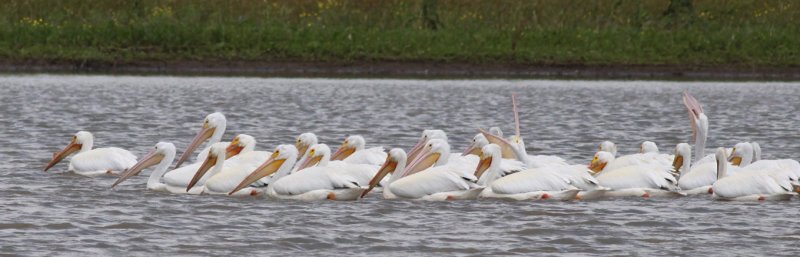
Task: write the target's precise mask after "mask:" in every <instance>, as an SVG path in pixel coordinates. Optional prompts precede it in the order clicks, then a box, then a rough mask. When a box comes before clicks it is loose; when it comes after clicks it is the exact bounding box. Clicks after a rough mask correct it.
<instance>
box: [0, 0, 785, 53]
mask: <svg viewBox="0 0 800 257" xmlns="http://www.w3.org/2000/svg"><path fill="white" fill-rule="evenodd" d="M424 4H428V5H432V6H434V7H435V16H434V17H424V16H423V11H422V10H423V6H424ZM668 5H669V0H559V1H550V0H524V1H523V0H520V1H511V0H508V1H506V0H489V1H472V0H440V1H435V0H433V1H431V0H417V1H399V0H388V1H386V0H384V1H372V0H354V1H345V0H278V1H266V0H265V1H244V0H207V1H189V0H163V1H159V0H132V1H112V0H91V1H88V0H87V1H78V0H72V1H71V0H64V1H50V0H10V1H6V2H5V3H4V4H2V5H0V58H2V59H11V60H98V61H123V62H124V61H152V60H159V61H179V60H202V61H205V60H212V61H214V60H244V61H250V60H259V61H278V60H279V61H284V60H297V61H337V62H355V61H394V60H396V61H437V62H469V63H497V62H500V63H521V64H598V65H605V64H608V65H615V64H667V65H698V66H711V65H720V64H723V65H736V66H797V65H799V64H800V3H798V2H794V1H785V0H696V1H695V9H694V15H688V16H687V17H684V18H680V19H677V18H674V17H669V16H665V15H664V11H665V10H666V9H667V6H668ZM431 19H433V20H435V22H436V23H437V24H438V25H439V26H438V27H437V28H436V29H431V28H430V27H429V26H427V25H426V22H428V21H430V20H431Z"/></svg>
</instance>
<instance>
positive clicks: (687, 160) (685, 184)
mask: <svg viewBox="0 0 800 257" xmlns="http://www.w3.org/2000/svg"><path fill="white" fill-rule="evenodd" d="M672 167H673V169H674V170H675V172H676V173H678V187H680V188H681V192H683V193H685V194H687V195H697V194H710V193H711V190H710V189H711V184H714V182H715V181H717V166H716V163H715V162H704V163H696V164H692V147H691V146H689V144H687V143H680V144H678V145H677V146H675V158H674V160H673V162H672Z"/></svg>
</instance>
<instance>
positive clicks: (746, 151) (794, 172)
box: [728, 143, 800, 186]
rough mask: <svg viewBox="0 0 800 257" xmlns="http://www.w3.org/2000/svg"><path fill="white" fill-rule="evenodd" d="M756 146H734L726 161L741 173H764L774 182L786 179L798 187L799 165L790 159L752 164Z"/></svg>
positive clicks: (760, 161)
mask: <svg viewBox="0 0 800 257" xmlns="http://www.w3.org/2000/svg"><path fill="white" fill-rule="evenodd" d="M756 145H757V144H752V143H738V144H736V146H735V147H734V148H733V150H732V151H731V154H730V157H729V158H728V161H729V162H730V163H731V164H732V165H735V166H739V167H741V168H742V169H741V170H742V171H747V172H765V173H767V174H769V175H770V176H772V177H773V178H775V179H776V180H782V179H786V178H788V179H789V181H791V183H792V185H795V186H797V185H800V184H798V179H800V163H798V162H797V161H795V160H790V159H778V160H759V161H756V162H753V161H752V159H754V156H755V153H754V152H755V151H754V150H755V149H754V146H756ZM760 148H761V147H760V146H758V149H759V151H760ZM759 159H760V158H759ZM735 170H736V169H735ZM731 173H732V171H731V170H729V171H728V174H729V175H730V174H731Z"/></svg>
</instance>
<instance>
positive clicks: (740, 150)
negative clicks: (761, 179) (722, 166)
mask: <svg viewBox="0 0 800 257" xmlns="http://www.w3.org/2000/svg"><path fill="white" fill-rule="evenodd" d="M728 162H730V163H731V164H733V165H736V166H740V167H745V166H747V165H750V163H753V145H751V144H750V143H746V142H742V143H737V144H736V145H734V146H733V150H732V151H731V153H730V158H728ZM729 173H730V172H729Z"/></svg>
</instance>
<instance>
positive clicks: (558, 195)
mask: <svg viewBox="0 0 800 257" xmlns="http://www.w3.org/2000/svg"><path fill="white" fill-rule="evenodd" d="M480 157H481V161H480V163H479V164H478V167H477V168H476V170H475V176H476V177H481V176H482V174H483V173H484V172H485V173H486V174H485V175H483V176H486V175H490V176H491V174H493V173H494V174H497V173H500V172H502V170H501V168H500V166H501V163H502V162H503V161H504V160H503V158H502V153H501V150H500V147H499V146H497V145H495V144H489V145H486V146H484V147H483V150H482V154H481V156H480ZM494 177H499V176H498V175H494ZM579 191H580V190H579V189H577V188H575V187H573V186H572V185H570V183H569V180H567V179H565V178H563V177H562V176H560V175H558V174H557V173H555V172H553V171H551V170H549V169H547V168H536V169H528V170H523V171H520V172H517V173H514V174H510V175H508V176H504V177H502V178H497V179H496V180H493V181H491V183H490V184H489V186H487V187H486V188H485V189H484V190H483V191H482V192H481V193H480V197H482V198H503V199H513V200H527V199H559V200H572V199H575V196H576V195H577V194H578V192H579Z"/></svg>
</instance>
